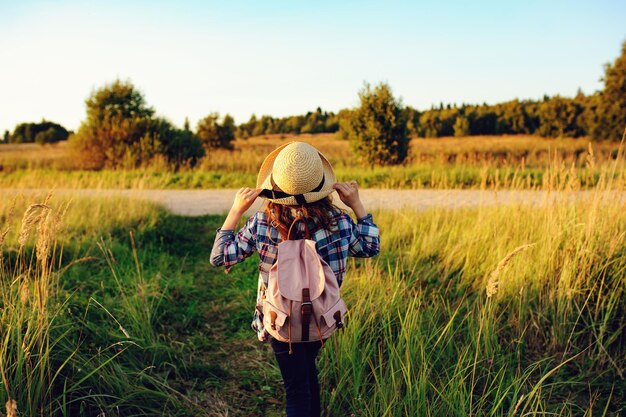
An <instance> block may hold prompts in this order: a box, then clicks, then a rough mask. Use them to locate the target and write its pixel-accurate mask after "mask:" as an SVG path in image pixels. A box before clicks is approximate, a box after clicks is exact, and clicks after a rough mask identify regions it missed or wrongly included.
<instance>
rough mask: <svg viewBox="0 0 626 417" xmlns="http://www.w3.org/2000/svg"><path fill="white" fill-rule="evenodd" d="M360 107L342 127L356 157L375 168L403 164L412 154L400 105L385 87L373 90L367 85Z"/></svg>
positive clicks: (361, 96) (379, 86)
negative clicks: (409, 154) (409, 152)
mask: <svg viewBox="0 0 626 417" xmlns="http://www.w3.org/2000/svg"><path fill="white" fill-rule="evenodd" d="M359 98H360V100H361V105H360V107H357V108H356V109H354V110H353V111H352V112H351V114H350V118H349V119H348V120H347V123H344V124H342V125H341V129H342V130H343V133H342V134H343V135H344V136H345V137H347V138H348V140H349V141H350V146H351V148H352V150H353V151H354V153H355V154H356V156H357V157H358V158H359V159H361V160H362V161H363V162H368V163H370V164H374V165H396V164H400V163H402V162H403V161H404V160H405V158H406V156H407V154H408V151H409V141H410V138H409V135H408V130H407V121H406V119H405V114H404V112H403V109H402V105H401V103H400V101H398V100H396V99H395V98H394V97H393V94H392V92H391V88H390V87H389V85H387V84H385V83H381V84H379V85H377V86H376V87H375V88H374V89H372V88H371V87H370V85H369V84H365V86H364V87H363V89H362V90H361V91H360V92H359Z"/></svg>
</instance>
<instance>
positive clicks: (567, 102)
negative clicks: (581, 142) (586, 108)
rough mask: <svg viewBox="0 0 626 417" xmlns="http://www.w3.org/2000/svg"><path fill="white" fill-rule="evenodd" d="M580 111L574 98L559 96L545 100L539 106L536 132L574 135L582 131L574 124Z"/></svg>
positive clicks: (559, 135)
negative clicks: (538, 122)
mask: <svg viewBox="0 0 626 417" xmlns="http://www.w3.org/2000/svg"><path fill="white" fill-rule="evenodd" d="M580 113H582V109H581V108H579V107H578V106H577V105H576V104H575V103H574V100H572V99H571V98H564V97H560V96H555V97H552V98H551V99H549V100H545V101H544V102H543V103H542V104H541V106H540V107H539V116H540V120H541V121H540V124H539V130H538V133H539V134H540V135H541V136H547V137H564V136H567V137H576V136H580V135H581V133H582V132H580V130H579V129H578V127H577V125H576V119H577V117H578V115H579V114H580Z"/></svg>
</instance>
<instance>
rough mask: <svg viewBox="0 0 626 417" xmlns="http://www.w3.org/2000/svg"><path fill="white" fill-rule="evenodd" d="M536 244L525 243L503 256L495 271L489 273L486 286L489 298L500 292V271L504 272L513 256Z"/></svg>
mask: <svg viewBox="0 0 626 417" xmlns="http://www.w3.org/2000/svg"><path fill="white" fill-rule="evenodd" d="M534 245H535V243H527V244H525V245H522V246H518V247H517V248H515V249H513V250H512V251H511V252H509V253H507V255H506V256H505V257H504V258H502V260H501V261H500V262H499V263H498V266H497V267H496V269H494V270H493V272H491V275H489V280H488V281H487V287H486V292H487V298H491V297H492V296H494V295H496V294H497V293H498V285H499V284H500V280H499V279H498V278H499V276H500V272H502V270H503V269H504V268H505V267H506V265H507V264H508V263H509V262H510V261H511V259H513V257H514V256H515V255H517V254H518V253H520V252H522V251H525V250H526V249H528V248H530V247H531V246H534Z"/></svg>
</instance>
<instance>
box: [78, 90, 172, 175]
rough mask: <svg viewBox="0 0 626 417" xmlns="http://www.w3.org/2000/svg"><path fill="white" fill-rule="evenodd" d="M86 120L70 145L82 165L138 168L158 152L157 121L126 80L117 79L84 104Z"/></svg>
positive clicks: (97, 167)
mask: <svg viewBox="0 0 626 417" xmlns="http://www.w3.org/2000/svg"><path fill="white" fill-rule="evenodd" d="M85 104H86V106H87V118H86V120H85V121H83V122H82V123H81V125H80V127H79V128H78V132H77V133H76V134H75V135H73V136H72V138H71V140H70V143H71V147H72V149H73V150H74V152H75V153H76V155H77V157H78V159H79V161H80V162H81V164H82V166H83V167H85V168H91V169H100V168H103V167H110V168H118V167H127V168H130V167H137V166H140V165H142V164H145V163H148V162H150V160H151V159H152V158H153V157H154V156H155V155H157V154H158V153H159V151H160V149H161V143H160V141H159V122H158V121H157V120H155V119H154V118H153V115H154V109H153V108H152V107H149V106H148V105H147V104H146V101H145V98H144V96H143V94H142V93H141V92H140V91H139V90H137V89H136V88H135V86H134V85H133V84H132V83H130V82H129V81H120V80H116V81H114V82H113V83H111V84H107V85H105V86H104V87H102V88H100V89H98V90H96V91H94V92H93V93H92V94H91V95H90V96H89V98H88V99H87V100H86V101H85Z"/></svg>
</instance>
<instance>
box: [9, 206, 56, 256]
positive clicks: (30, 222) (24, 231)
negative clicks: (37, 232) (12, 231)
mask: <svg viewBox="0 0 626 417" xmlns="http://www.w3.org/2000/svg"><path fill="white" fill-rule="evenodd" d="M43 210H50V206H48V205H46V204H31V205H30V206H28V208H27V209H26V211H25V212H24V217H22V228H21V229H20V235H19V237H18V239H17V242H18V243H19V244H20V246H24V245H25V244H26V242H27V241H28V237H29V236H30V233H31V232H32V230H33V229H34V228H35V227H37V225H38V222H39V221H40V220H41V212H42V211H43Z"/></svg>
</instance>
